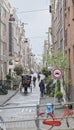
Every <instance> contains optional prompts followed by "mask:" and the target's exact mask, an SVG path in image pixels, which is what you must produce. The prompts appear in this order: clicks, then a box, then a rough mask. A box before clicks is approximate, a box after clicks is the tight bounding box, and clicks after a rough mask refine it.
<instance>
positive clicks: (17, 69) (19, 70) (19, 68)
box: [14, 65, 23, 75]
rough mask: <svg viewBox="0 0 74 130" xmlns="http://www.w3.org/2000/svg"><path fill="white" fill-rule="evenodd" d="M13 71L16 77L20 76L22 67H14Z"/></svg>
mask: <svg viewBox="0 0 74 130" xmlns="http://www.w3.org/2000/svg"><path fill="white" fill-rule="evenodd" d="M14 71H15V72H16V74H17V75H21V74H22V73H23V67H22V65H16V66H15V67H14Z"/></svg>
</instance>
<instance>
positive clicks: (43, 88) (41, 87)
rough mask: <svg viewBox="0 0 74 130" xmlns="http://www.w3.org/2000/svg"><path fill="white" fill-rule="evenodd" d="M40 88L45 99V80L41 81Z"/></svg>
mask: <svg viewBox="0 0 74 130" xmlns="http://www.w3.org/2000/svg"><path fill="white" fill-rule="evenodd" d="M39 87H40V92H41V97H43V95H44V91H45V84H44V81H43V80H41V82H40V83H39Z"/></svg>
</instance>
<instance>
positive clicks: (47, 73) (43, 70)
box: [42, 67, 49, 77]
mask: <svg viewBox="0 0 74 130" xmlns="http://www.w3.org/2000/svg"><path fill="white" fill-rule="evenodd" d="M42 73H43V74H44V75H45V76H46V77H48V75H49V72H48V69H47V68H46V67H44V68H43V69H42Z"/></svg>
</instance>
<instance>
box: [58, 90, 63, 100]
mask: <svg viewBox="0 0 74 130" xmlns="http://www.w3.org/2000/svg"><path fill="white" fill-rule="evenodd" d="M56 98H57V99H58V102H60V101H61V100H62V98H63V93H62V92H61V91H57V92H56Z"/></svg>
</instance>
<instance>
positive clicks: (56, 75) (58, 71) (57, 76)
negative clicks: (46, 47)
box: [51, 68, 62, 79]
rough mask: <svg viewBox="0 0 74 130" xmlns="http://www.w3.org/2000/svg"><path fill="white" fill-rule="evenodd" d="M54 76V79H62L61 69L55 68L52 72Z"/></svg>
mask: <svg viewBox="0 0 74 130" xmlns="http://www.w3.org/2000/svg"><path fill="white" fill-rule="evenodd" d="M51 73H52V76H53V78H54V79H60V78H61V77H62V69H61V68H55V69H53V70H52V72H51Z"/></svg>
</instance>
